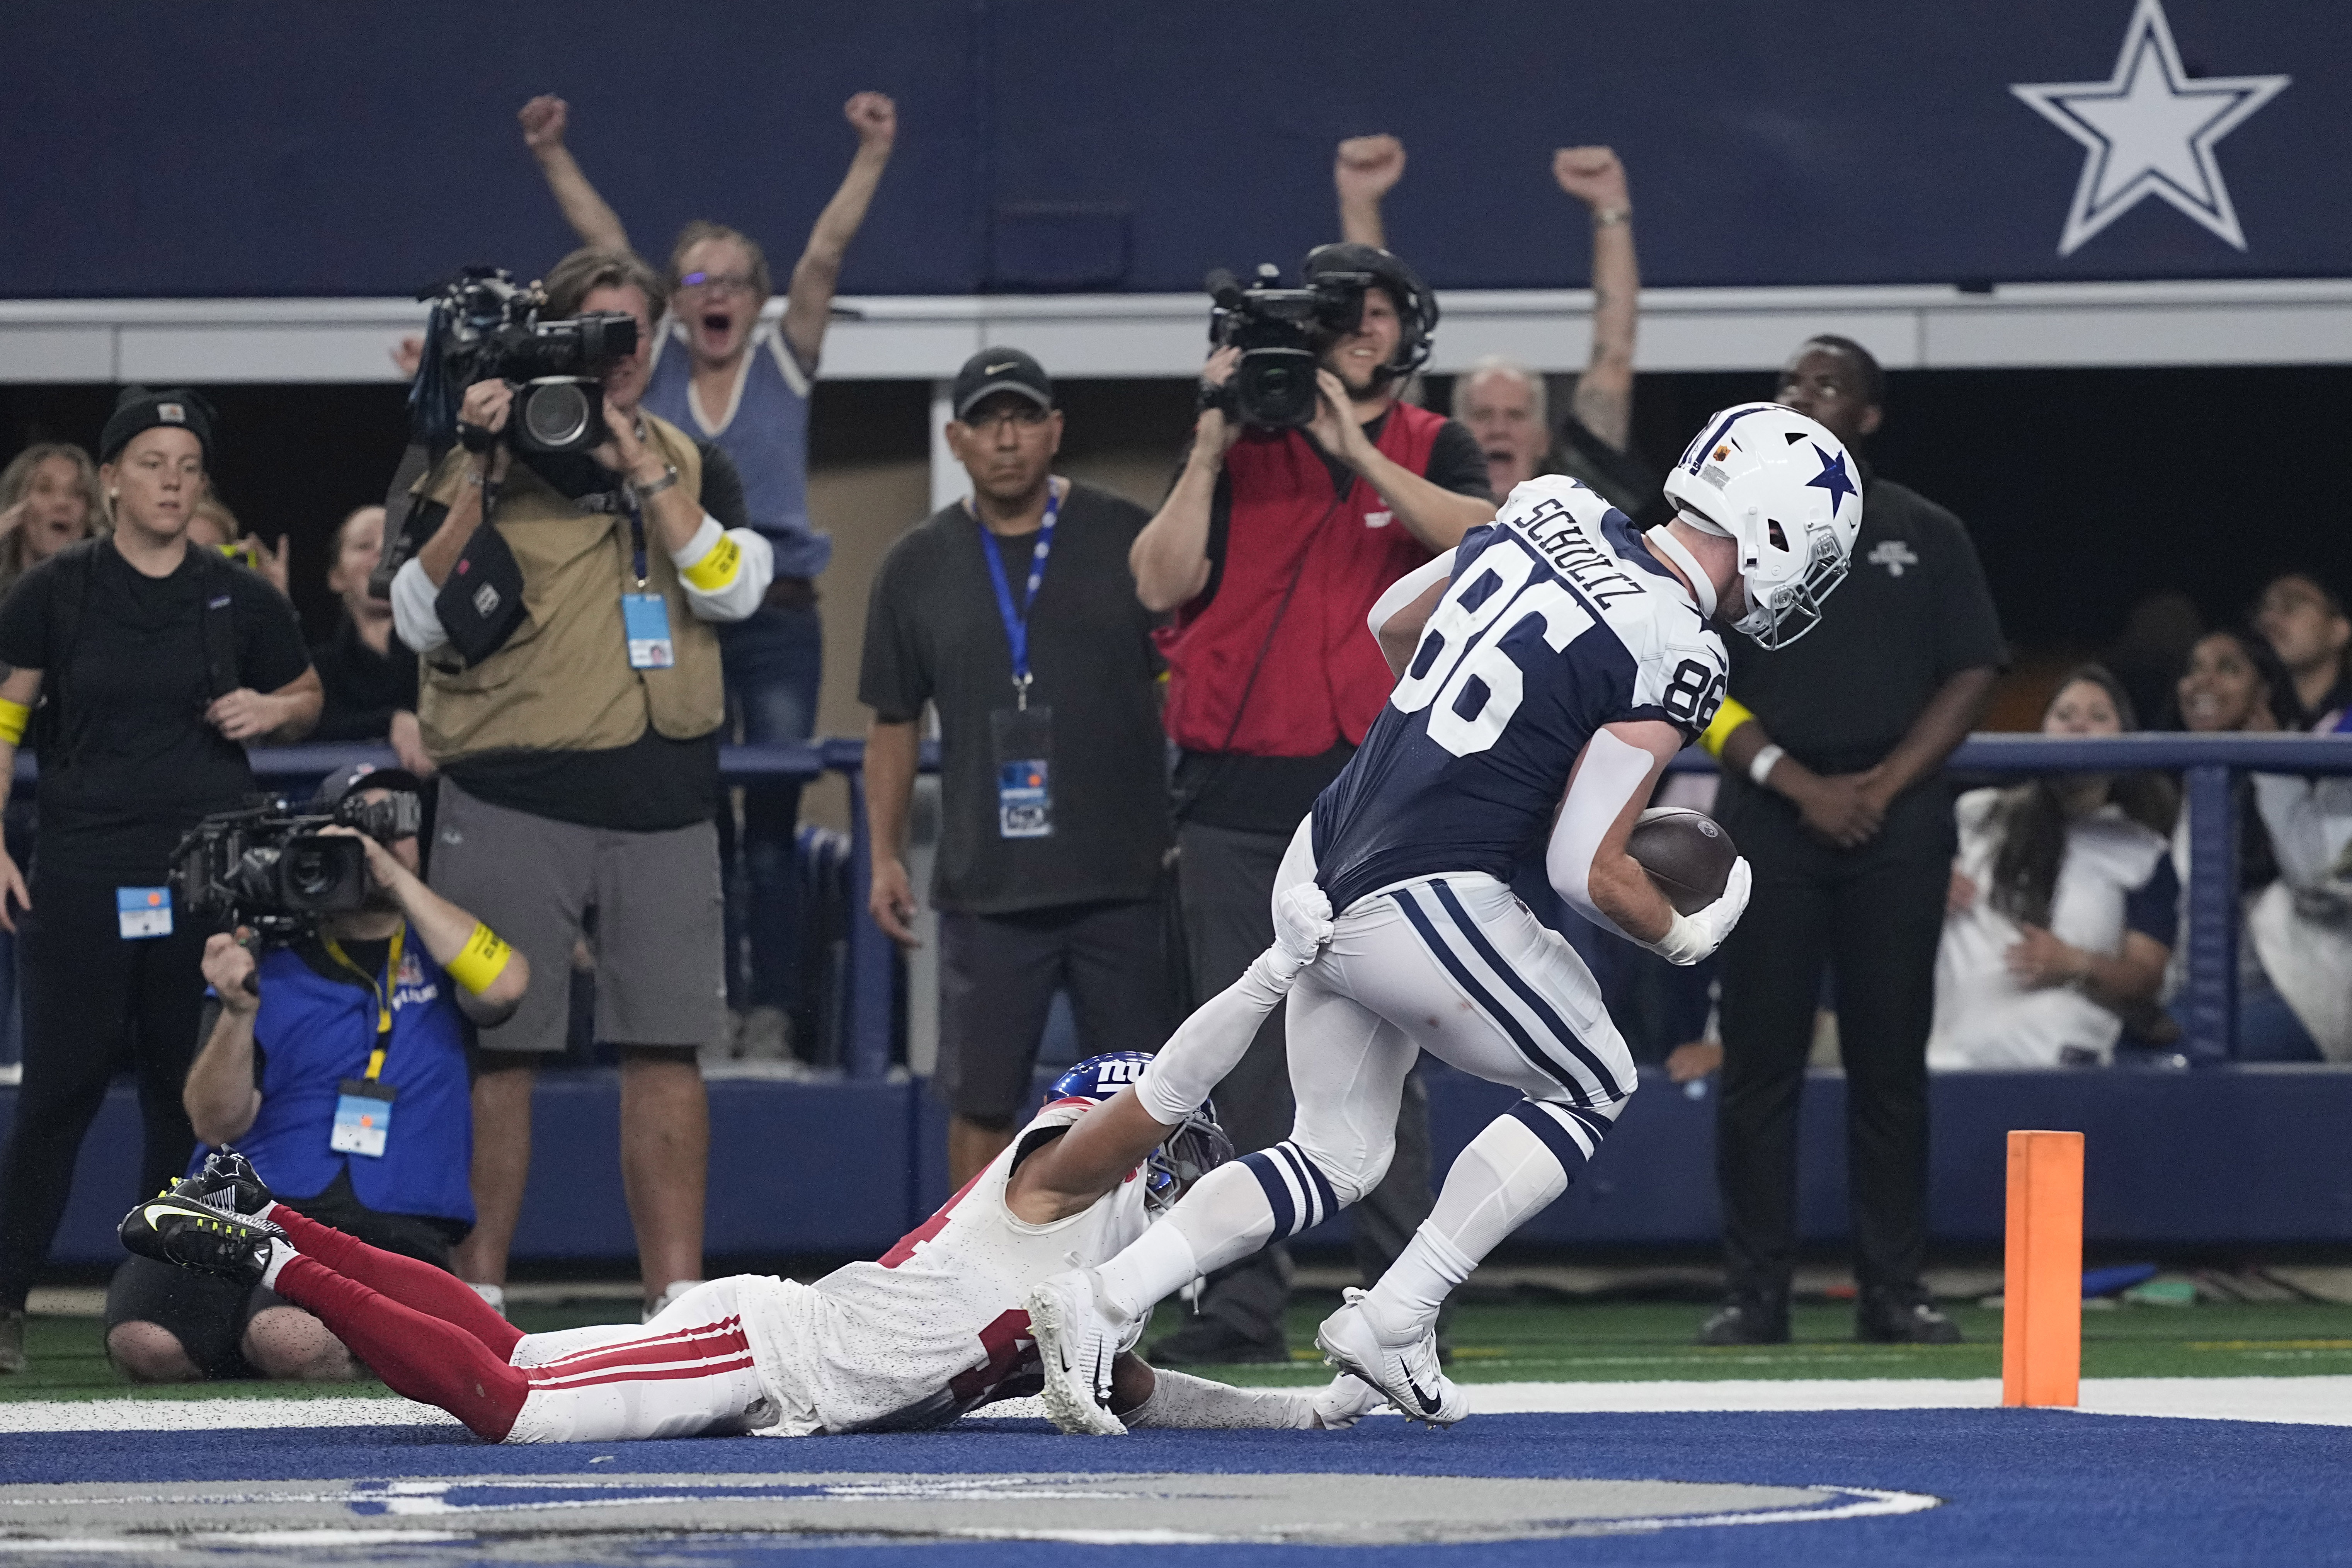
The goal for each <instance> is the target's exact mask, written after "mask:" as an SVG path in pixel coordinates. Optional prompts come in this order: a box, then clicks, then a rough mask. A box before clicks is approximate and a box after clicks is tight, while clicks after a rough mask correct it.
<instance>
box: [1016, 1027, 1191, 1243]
mask: <svg viewBox="0 0 2352 1568" xmlns="http://www.w3.org/2000/svg"><path fill="white" fill-rule="evenodd" d="M1150 1060H1151V1058H1150V1056H1149V1055H1147V1054H1146V1053H1144V1052H1142V1051H1112V1052H1109V1053H1108V1054H1107V1055H1104V1056H1099V1057H1088V1058H1087V1059H1086V1060H1084V1061H1082V1062H1079V1063H1077V1064H1076V1066H1074V1067H1072V1068H1070V1069H1069V1070H1068V1071H1067V1072H1066V1073H1064V1074H1063V1075H1062V1076H1061V1077H1059V1078H1057V1079H1055V1080H1054V1086H1053V1088H1051V1089H1048V1090H1046V1091H1045V1099H1046V1100H1047V1101H1048V1102H1049V1103H1050V1102H1051V1101H1053V1100H1093V1101H1094V1102H1095V1103H1096V1104H1097V1105H1099V1104H1101V1103H1102V1102H1103V1101H1104V1100H1108V1099H1109V1098H1110V1097H1111V1096H1113V1095H1115V1094H1117V1093H1118V1091H1119V1090H1120V1089H1125V1088H1127V1087H1128V1086H1129V1084H1131V1083H1134V1082H1135V1081H1136V1080H1137V1079H1140V1078H1141V1077H1142V1076H1143V1069H1144V1068H1145V1067H1146V1066H1147V1065H1148V1064H1149V1063H1150ZM1233 1157H1234V1141H1233V1140H1232V1139H1231V1138H1228V1137H1226V1136H1225V1130H1224V1129H1223V1128H1222V1127H1220V1126H1218V1125H1217V1108H1216V1106H1215V1105H1214V1104H1213V1103H1209V1102H1206V1101H1203V1102H1202V1105H1201V1106H1200V1107H1199V1109H1197V1110H1193V1111H1192V1112H1191V1113H1190V1114H1188V1115H1187V1116H1186V1117H1185V1118H1184V1120H1183V1121H1182V1122H1181V1124H1180V1125H1179V1126H1178V1127H1177V1128H1176V1130H1175V1131H1172V1132H1171V1133H1169V1134H1168V1137H1167V1138H1166V1140H1165V1141H1164V1142H1161V1143H1160V1146H1159V1147H1158V1148H1156V1149H1154V1150H1152V1151H1151V1152H1150V1154H1149V1155H1147V1156H1145V1158H1144V1162H1143V1180H1144V1189H1143V1197H1144V1203H1145V1205H1147V1206H1148V1207H1149V1208H1150V1209H1151V1210H1152V1212H1153V1213H1155V1214H1165V1213H1166V1212H1167V1211H1168V1210H1170V1209H1171V1208H1173V1207H1175V1206H1176V1200H1177V1199H1178V1198H1180V1197H1181V1196H1183V1194H1184V1190H1185V1189H1186V1188H1187V1187H1190V1186H1191V1185H1192V1184H1193V1183H1194V1182H1197V1181H1199V1180H1200V1179H1201V1178H1202V1176H1205V1175H1207V1174H1208V1173H1210V1172H1212V1171H1213V1170H1215V1169H1216V1168H1217V1167H1218V1166H1220V1165H1222V1164H1223V1163H1225V1162H1226V1161H1228V1160H1230V1159H1232V1158H1233Z"/></svg>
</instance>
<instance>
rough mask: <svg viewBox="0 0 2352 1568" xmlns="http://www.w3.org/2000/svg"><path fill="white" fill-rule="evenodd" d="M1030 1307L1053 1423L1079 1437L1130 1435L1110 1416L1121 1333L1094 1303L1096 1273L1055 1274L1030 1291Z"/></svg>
mask: <svg viewBox="0 0 2352 1568" xmlns="http://www.w3.org/2000/svg"><path fill="white" fill-rule="evenodd" d="M1026 1305H1027V1307H1028V1309H1029V1331H1030V1333H1031V1334H1033V1335H1034V1336H1035V1338H1036V1341H1037V1359H1038V1361H1039V1362H1040V1363H1042V1364H1043V1365H1044V1368H1045V1388H1044V1389H1043V1390H1042V1391H1041V1392H1040V1394H1039V1397H1040V1398H1042V1399H1043V1400H1044V1401H1045V1414H1046V1415H1050V1416H1052V1417H1053V1418H1054V1425H1055V1426H1059V1427H1060V1428H1061V1429H1062V1430H1063V1431H1065V1432H1068V1433H1071V1434H1073V1435H1075V1436H1088V1437H1124V1436H1127V1424H1126V1423H1125V1422H1123V1421H1121V1420H1120V1419H1119V1418H1118V1416H1116V1415H1112V1414H1111V1413H1110V1369H1111V1363H1113V1362H1115V1361H1117V1360H1118V1351H1119V1333H1118V1328H1117V1327H1116V1326H1115V1325H1114V1324H1113V1323H1112V1322H1111V1321H1110V1319H1109V1318H1108V1317H1107V1316H1106V1315H1105V1314H1104V1312H1103V1310H1102V1309H1101V1308H1100V1307H1097V1305H1096V1304H1095V1285H1094V1278H1093V1276H1092V1274H1091V1273H1090V1272H1089V1271H1087V1270H1086V1269H1081V1268H1074V1269H1072V1270H1070V1271H1069V1272H1068V1273H1066V1274H1056V1275H1055V1276H1054V1277H1053V1278H1052V1279H1047V1280H1045V1282H1044V1283H1042V1284H1040V1285H1038V1286H1037V1287H1036V1288H1035V1289H1033V1290H1031V1291H1030V1292H1029V1300H1028V1301H1027V1303H1026Z"/></svg>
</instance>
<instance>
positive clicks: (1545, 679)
mask: <svg viewBox="0 0 2352 1568" xmlns="http://www.w3.org/2000/svg"><path fill="white" fill-rule="evenodd" d="M1726 672H1727V663H1726V658H1725V655H1724V649H1723V641H1722V639H1721V638H1720V637H1717V635H1716V633H1715V631H1714V628H1712V627H1711V626H1708V625H1707V624H1706V620H1705V619H1704V618H1703V617H1702V616H1700V615H1699V613H1698V607H1697V605H1695V604H1693V603H1692V601H1691V597H1690V595H1689V594H1688V593H1687V592H1686V591H1685V589H1684V587H1683V585H1682V584H1681V583H1680V581H1678V580H1677V579H1676V578H1675V575H1674V574H1673V573H1672V572H1671V571H1669V570H1668V569H1667V567H1666V565H1665V563H1664V562H1662V561H1660V560H1658V559H1657V558H1656V557H1655V556H1654V555H1652V554H1651V553H1650V552H1649V551H1648V550H1647V549H1646V548H1644V547H1643V543H1642V536H1641V534H1640V533H1639V532H1638V531H1636V530H1635V529H1634V527H1633V522H1632V521H1631V520H1630V519H1628V518H1627V517H1626V516H1625V514H1624V513H1622V512H1621V511H1619V510H1616V509H1615V508H1613V507H1612V506H1611V505H1610V504H1609V503H1608V502H1607V501H1605V500H1601V498H1600V497H1599V496H1597V495H1595V494H1593V493H1592V492H1591V490H1589V489H1585V488H1584V487H1583V486H1582V485H1580V484H1577V483H1576V482H1575V481H1574V480H1572V479H1562V478H1559V477H1557V476H1548V477H1546V478H1544V479H1532V480H1529V481H1528V483H1526V484H1523V485H1521V486H1519V487H1518V488H1517V489H1515V490H1513V491H1512V492H1511V497H1510V500H1508V501H1507V502H1506V503H1505V505H1504V509H1503V515H1502V516H1500V517H1498V518H1497V519H1496V521H1494V522H1492V523H1490V524H1488V525H1487V526H1486V527H1484V528H1475V529H1472V530H1471V531H1470V532H1469V533H1467V534H1466V535H1465V536H1464V538H1463V541H1462V543H1461V545H1460V547H1459V548H1458V549H1457V550H1456V552H1455V554H1454V576H1453V580H1452V582H1451V583H1450V584H1448V585H1447V587H1446V590H1445V594H1444V597H1443V598H1441V599H1440V600H1439V601H1438V605H1437V607H1436V609H1435V610H1434V611H1433V613H1432V614H1431V616H1430V617H1429V625H1428V626H1427V627H1426V628H1425V629H1424V630H1423V632H1422V635H1421V642H1420V645H1419V647H1416V648H1415V649H1414V650H1413V656H1412V662H1411V663H1410V664H1408V665H1407V666H1406V667H1405V671H1404V674H1403V675H1402V677H1400V678H1399V679H1398V681H1397V684H1396V689H1395V690H1394V691H1393V692H1391V694H1390V697H1389V702H1388V706H1387V707H1386V708H1384V709H1382V710H1381V716H1380V718H1379V719H1378V720H1376V721H1374V722H1373V724H1372V728H1371V732H1370V733H1369V734H1367V735H1366V736H1365V737H1364V744H1363V747H1362V749H1361V750H1360V751H1358V752H1357V753H1356V754H1355V756H1354V757H1353V758H1352V759H1351V760H1350V761H1349V763H1348V766H1347V770H1346V771H1345V772H1343V773H1340V775H1339V777H1338V778H1337V779H1335V780H1333V781H1332V783H1331V785H1330V787H1329V788H1328V789H1326V790H1325V791H1324V792H1323V794H1322V796H1321V798H1319V799H1318V800H1317V801H1316V803H1315V815H1314V845H1315V859H1316V864H1317V866H1318V868H1319V869H1318V873H1317V880H1318V881H1319V882H1320V883H1321V884H1322V886H1323V889H1324V891H1326V892H1327V893H1328V894H1329V895H1330V898H1331V908H1332V909H1333V910H1334V911H1340V910H1346V909H1347V908H1348V906H1349V905H1350V904H1352V903H1354V902H1355V901H1356V900H1358V899H1360V898H1362V897H1364V896H1365V895H1366V894H1368V893H1371V892H1374V891H1377V890H1378V889H1381V888H1385V887H1389V886H1391V885H1392V884H1394V883H1397V882H1402V881H1405V880H1408V879H1412V878H1415V877H1422V876H1429V875H1433V874H1436V873H1439V872H1447V871H1484V872H1486V874H1488V875H1489V876H1492V877H1494V878H1495V879H1497V880H1499V881H1503V882H1508V881H1509V880H1510V879H1511V870H1512V868H1513V867H1514V866H1516V865H1517V863H1518V861H1519V860H1520V859H1521V858H1522V857H1524V856H1525V855H1527V854H1528V853H1529V852H1530V851H1532V850H1534V849H1535V848H1537V847H1538V846H1539V845H1540V844H1541V842H1542V840H1543V837H1544V836H1545V835H1547V834H1548V833H1549V831H1550V828H1551V822H1552V811H1553V808H1554V807H1555V806H1556V805H1558V804H1559V799H1560V797H1561V795H1563V794H1564V793H1565V792H1566V790H1567V787H1568V777H1569V773H1570V769H1572V768H1573V767H1574V766H1575V765H1576V759H1577V757H1578V755H1579V754H1580V752H1582V751H1583V750H1584V744H1585V742H1587V741H1589V740H1591V738H1592V732H1593V731H1596V730H1598V729H1600V728H1601V726H1602V725H1604V724H1614V723H1619V722H1622V721H1629V720H1642V719H1657V720H1663V721H1665V722H1667V723H1670V724H1673V725H1675V727H1676V728H1678V729H1680V730H1681V731H1682V732H1683V738H1684V741H1685V743H1687V742H1690V741H1692V740H1695V739H1696V738H1697V736H1698V734H1699V732H1700V731H1703V730H1705V729H1706V726H1707V722H1708V721H1709V720H1711V719H1713V718H1714V716H1715V710H1716V705H1717V703H1719V702H1720V701H1722V700H1723V688H1724V680H1725V676H1726Z"/></svg>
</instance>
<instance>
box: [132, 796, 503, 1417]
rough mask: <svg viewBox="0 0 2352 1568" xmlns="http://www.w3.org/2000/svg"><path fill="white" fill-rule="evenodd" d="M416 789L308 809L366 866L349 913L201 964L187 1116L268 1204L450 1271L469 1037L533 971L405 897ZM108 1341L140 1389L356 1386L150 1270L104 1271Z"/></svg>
mask: <svg viewBox="0 0 2352 1568" xmlns="http://www.w3.org/2000/svg"><path fill="white" fill-rule="evenodd" d="M423 787H424V786H423V785H422V784H419V783H418V782H417V780H416V778H415V775H414V774H412V773H404V772H402V771H400V770H397V769H389V768H387V769H378V768H376V767H375V766H374V765H373V764H372V763H355V764H353V765H352V766H350V767H348V768H345V769H344V770H342V771H341V772H340V773H336V774H335V775H333V776H332V777H331V778H330V779H328V780H327V782H326V783H325V784H324V785H322V786H321V787H320V791H319V795H318V798H317V799H316V801H315V802H314V803H313V805H312V806H311V808H310V809H311V810H313V811H316V812H320V813H331V814H332V815H333V816H335V817H336V818H337V819H338V822H339V824H340V825H339V826H331V827H325V828H321V829H320V831H321V832H323V833H331V834H343V835H349V836H352V837H358V838H359V839H360V840H361V842H362V846H363V847H364V848H365V850H366V854H367V892H366V897H365V901H364V902H363V903H362V905H361V906H360V907H359V908H357V909H354V910H343V911H341V912H337V913H333V914H327V915H322V916H319V917H317V921H316V924H315V926H314V927H313V928H312V929H311V930H310V931H309V932H308V934H306V935H304V936H302V937H300V938H299V940H296V941H294V942H289V943H285V944H283V945H275V944H273V945H269V946H266V947H263V948H262V949H261V951H260V952H258V953H257V952H256V951H255V947H256V944H255V943H254V942H252V941H251V936H252V933H251V931H249V930H248V929H247V928H245V927H240V928H239V929H238V931H237V932H236V935H235V936H231V935H229V934H228V933H226V932H223V933H219V934H216V935H215V936H214V937H213V938H212V939H211V940H210V941H209V942H207V943H206V944H205V979H206V980H207V981H209V982H211V984H212V993H211V998H210V999H209V1000H208V1001H207V1003H206V1005H205V1010H206V1013H207V1014H208V1015H209V1016H208V1017H207V1019H206V1027H205V1031H204V1045H203V1047H202V1048H201V1049H200V1050H199V1051H198V1052H197V1054H196V1059H195V1064H194V1066H193V1067H192V1068H189V1069H188V1082H187V1087H186V1089H185V1090H184V1100H185V1102H186V1105H187V1110H188V1115H189V1117H190V1119H191V1120H192V1121H194V1124H195V1128H196V1134H197V1136H198V1137H199V1138H200V1139H202V1140H203V1141H204V1142H205V1143H207V1144H210V1145H213V1146H215V1147H219V1146H223V1145H226V1144H230V1143H234V1144H235V1145H236V1148H237V1150H238V1152H241V1153H243V1154H244V1155H245V1156H246V1158H247V1159H248V1160H250V1161H251V1162H252V1163H253V1166H254V1169H255V1170H256V1171H257V1173H259V1174H260V1175H261V1178H262V1180H264V1181H265V1182H267V1183H268V1184H269V1186H270V1187H271V1189H272V1190H273V1191H274V1192H276V1193H278V1194H279V1196H278V1202H280V1203H282V1204H285V1205H288V1206H289V1207H291V1208H293V1209H295V1210H297V1211H299V1213H302V1214H304V1215H309V1216H310V1217H311V1218H312V1219H316V1220H320V1221H323V1222H324V1223H326V1224H328V1225H331V1226H334V1227H335V1228H336V1229H338V1230H341V1231H344V1232H346V1233H348V1234H350V1235H352V1236H356V1237H359V1238H360V1239H362V1241H365V1242H367V1243H368V1244H369V1245H370V1246H372V1247H383V1248H384V1249H386V1250H387V1251H392V1252H398V1253H403V1254H404V1255H406V1256H408V1257H411V1258H421V1259H423V1260H424V1261H425V1262H427V1263H431V1264H435V1265H436V1266H438V1267H441V1268H446V1267H448V1261H449V1248H450V1247H452V1246H454V1245H455V1244H456V1243H457V1241H459V1240H461V1239H462V1238H463V1237H465V1235H466V1233H467V1230H469V1229H470V1228H471V1227H472V1226H473V1221H474V1203H473V1198H472V1195H471V1194H470V1193H469V1192H468V1191H467V1170H468V1167H469V1166H470V1164H471V1162H472V1153H473V1118H472V1114H471V1111H470V1110H469V1109H468V1106H467V1093H468V1089H467V1067H466V1024H467V1022H468V1021H470V1022H472V1023H474V1024H476V1025H479V1026H493V1025H497V1024H499V1023H503V1022H504V1021H505V1020H506V1019H507V1018H508V1017H509V1016H512V1014H513V1013H514V1010H515V1008H516V1006H517V1005H520V1002H521V1000H522V997H523V994H524V992H525V991H526V989H527V988H528V987H529V985H530V962H529V961H528V960H526V959H525V958H524V957H523V956H522V954H520V953H519V952H514V951H512V950H511V949H510V948H509V947H508V946H507V944H506V943H505V942H503V941H501V940H500V939H499V936H498V935H497V933H495V932H494V931H491V930H490V928H489V927H488V926H486V925H484V924H482V923H481V922H480V921H478V920H476V919H475V918H474V917H473V916H472V915H471V914H469V913H467V911H466V910H462V909H459V908H458V907H457V905H455V904H453V903H451V902H449V900H446V899H444V898H442V897H441V896H440V895H439V894H437V893H435V892H434V891H433V890H432V889H429V888H427V887H426V886H425V884H424V882H423V881H421V880H420V879H418V877H417V854H416V832H417V827H418V824H419V821H420V819H421V818H422V816H423V805H422V800H421V797H420V791H421V790H422V789H423ZM204 1153H205V1151H203V1150H201V1149H200V1150H198V1151H197V1156H196V1160H195V1161H194V1162H192V1163H191V1164H190V1166H189V1170H190V1172H191V1173H193V1172H194V1170H195V1169H196V1168H197V1165H198V1164H200V1163H201V1162H202V1159H203V1155H204ZM291 1193H303V1194H311V1195H310V1196H308V1197H289V1196H286V1195H285V1194H291ZM273 1309H274V1310H275V1311H273ZM265 1314H268V1315H265ZM106 1321H107V1351H108V1353H109V1355H110V1356H111V1357H112V1358H113V1360H114V1363H115V1364H116V1365H117V1366H119V1367H121V1369H122V1370H123V1371H124V1372H126V1373H129V1374H130V1375H131V1376H132V1377H134V1378H137V1379H139V1380H141V1381H142V1382H161V1381H174V1380H178V1379H182V1378H189V1377H194V1376H206V1377H236V1376H242V1375H249V1374H250V1373H261V1374H263V1375H266V1376H271V1377H305V1378H313V1379H315V1378H320V1377H333V1376H345V1377H347V1376H350V1375H352V1373H351V1371H350V1363H349V1359H348V1357H347V1356H346V1355H345V1354H344V1352H343V1351H342V1349H341V1346H340V1345H339V1344H337V1343H336V1342H335V1341H334V1339H333V1337H332V1336H331V1335H330V1334H329V1333H328V1332H327V1331H326V1330H325V1328H324V1327H323V1326H322V1325H320V1323H319V1322H318V1321H317V1320H316V1319H313V1318H311V1317H310V1315H309V1314H307V1313H304V1312H302V1311H301V1310H299V1309H297V1308H290V1307H288V1306H287V1304H286V1303H285V1302H284V1301H282V1300H279V1299H278V1297H277V1296H276V1295H275V1294H273V1293H272V1292H270V1291H268V1290H266V1289H252V1290H250V1291H248V1290H247V1289H246V1288H245V1287H244V1286H242V1285H239V1284H236V1283H233V1282H230V1281H226V1280H215V1279H206V1278H202V1277H192V1276H190V1275H189V1274H187V1273H186V1272H185V1271H184V1270H181V1269H177V1268H172V1267H170V1266H169V1265H167V1264H159V1263H155V1262H152V1261H151V1260H149V1259H146V1258H131V1259H130V1260H129V1261H128V1262H126V1263H124V1264H123V1265H122V1266H121V1268H119V1269H117V1270H116V1271H115V1277H114V1282H113V1285H112V1287H111V1288H110V1289H109V1290H108V1292H107V1310H106ZM248 1369H249V1371H248Z"/></svg>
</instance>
